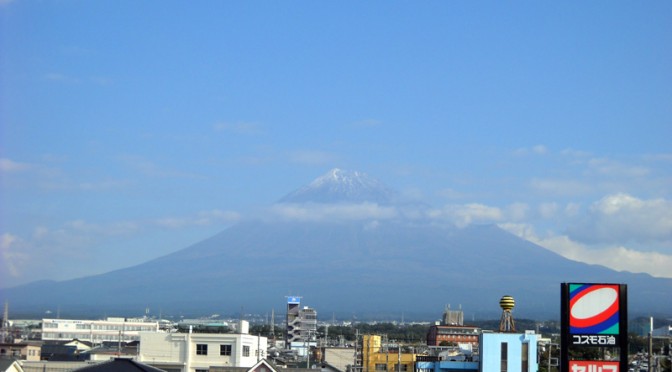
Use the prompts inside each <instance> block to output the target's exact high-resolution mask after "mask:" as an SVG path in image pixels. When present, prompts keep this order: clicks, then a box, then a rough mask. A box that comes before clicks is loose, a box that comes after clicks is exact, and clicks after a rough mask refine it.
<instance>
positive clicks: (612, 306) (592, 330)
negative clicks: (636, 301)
mask: <svg viewBox="0 0 672 372" xmlns="http://www.w3.org/2000/svg"><path fill="white" fill-rule="evenodd" d="M568 289H569V333H570V334H571V335H572V338H571V343H572V345H585V346H616V345H617V344H618V337H619V334H620V327H619V320H620V312H619V309H620V301H619V285H618V284H569V288H568Z"/></svg>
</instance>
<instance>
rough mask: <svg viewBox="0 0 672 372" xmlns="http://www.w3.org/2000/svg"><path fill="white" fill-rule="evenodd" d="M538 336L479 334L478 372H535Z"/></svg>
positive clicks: (531, 333) (532, 333) (530, 333)
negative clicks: (479, 354)
mask: <svg viewBox="0 0 672 372" xmlns="http://www.w3.org/2000/svg"><path fill="white" fill-rule="evenodd" d="M538 337H539V336H538V335H537V334H535V333H534V331H527V332H525V333H499V332H492V333H491V332H483V333H481V336H480V339H479V344H480V346H481V363H480V368H479V371H480V372H490V371H522V372H536V371H537V370H538V369H539V365H538V363H537V341H538Z"/></svg>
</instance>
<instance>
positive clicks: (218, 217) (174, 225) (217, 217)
mask: <svg viewBox="0 0 672 372" xmlns="http://www.w3.org/2000/svg"><path fill="white" fill-rule="evenodd" d="M238 220H240V214H239V213H237V212H233V211H222V210H219V209H213V210H209V211H201V212H199V213H197V214H196V215H193V216H188V217H164V218H159V219H156V220H155V221H154V224H156V225H157V226H160V227H166V228H171V229H181V228H185V227H191V226H211V225H217V224H229V223H233V222H237V221H238Z"/></svg>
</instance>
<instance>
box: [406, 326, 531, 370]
mask: <svg viewBox="0 0 672 372" xmlns="http://www.w3.org/2000/svg"><path fill="white" fill-rule="evenodd" d="M538 338H539V335H537V334H535V333H534V332H532V331H528V332H525V333H499V332H488V331H484V332H481V334H480V335H479V349H480V352H479V354H478V355H474V356H473V357H471V358H454V359H449V360H441V359H440V358H439V360H426V361H424V360H419V361H418V362H416V371H417V372H537V371H538V369H539V364H538V362H537V342H538ZM428 359H429V358H428Z"/></svg>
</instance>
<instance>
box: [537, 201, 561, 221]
mask: <svg viewBox="0 0 672 372" xmlns="http://www.w3.org/2000/svg"><path fill="white" fill-rule="evenodd" d="M558 209H559V206H558V203H555V202H551V203H541V204H540V205H539V215H540V216H541V217H542V218H545V219H549V218H553V217H555V216H556V215H557V213H558Z"/></svg>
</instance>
